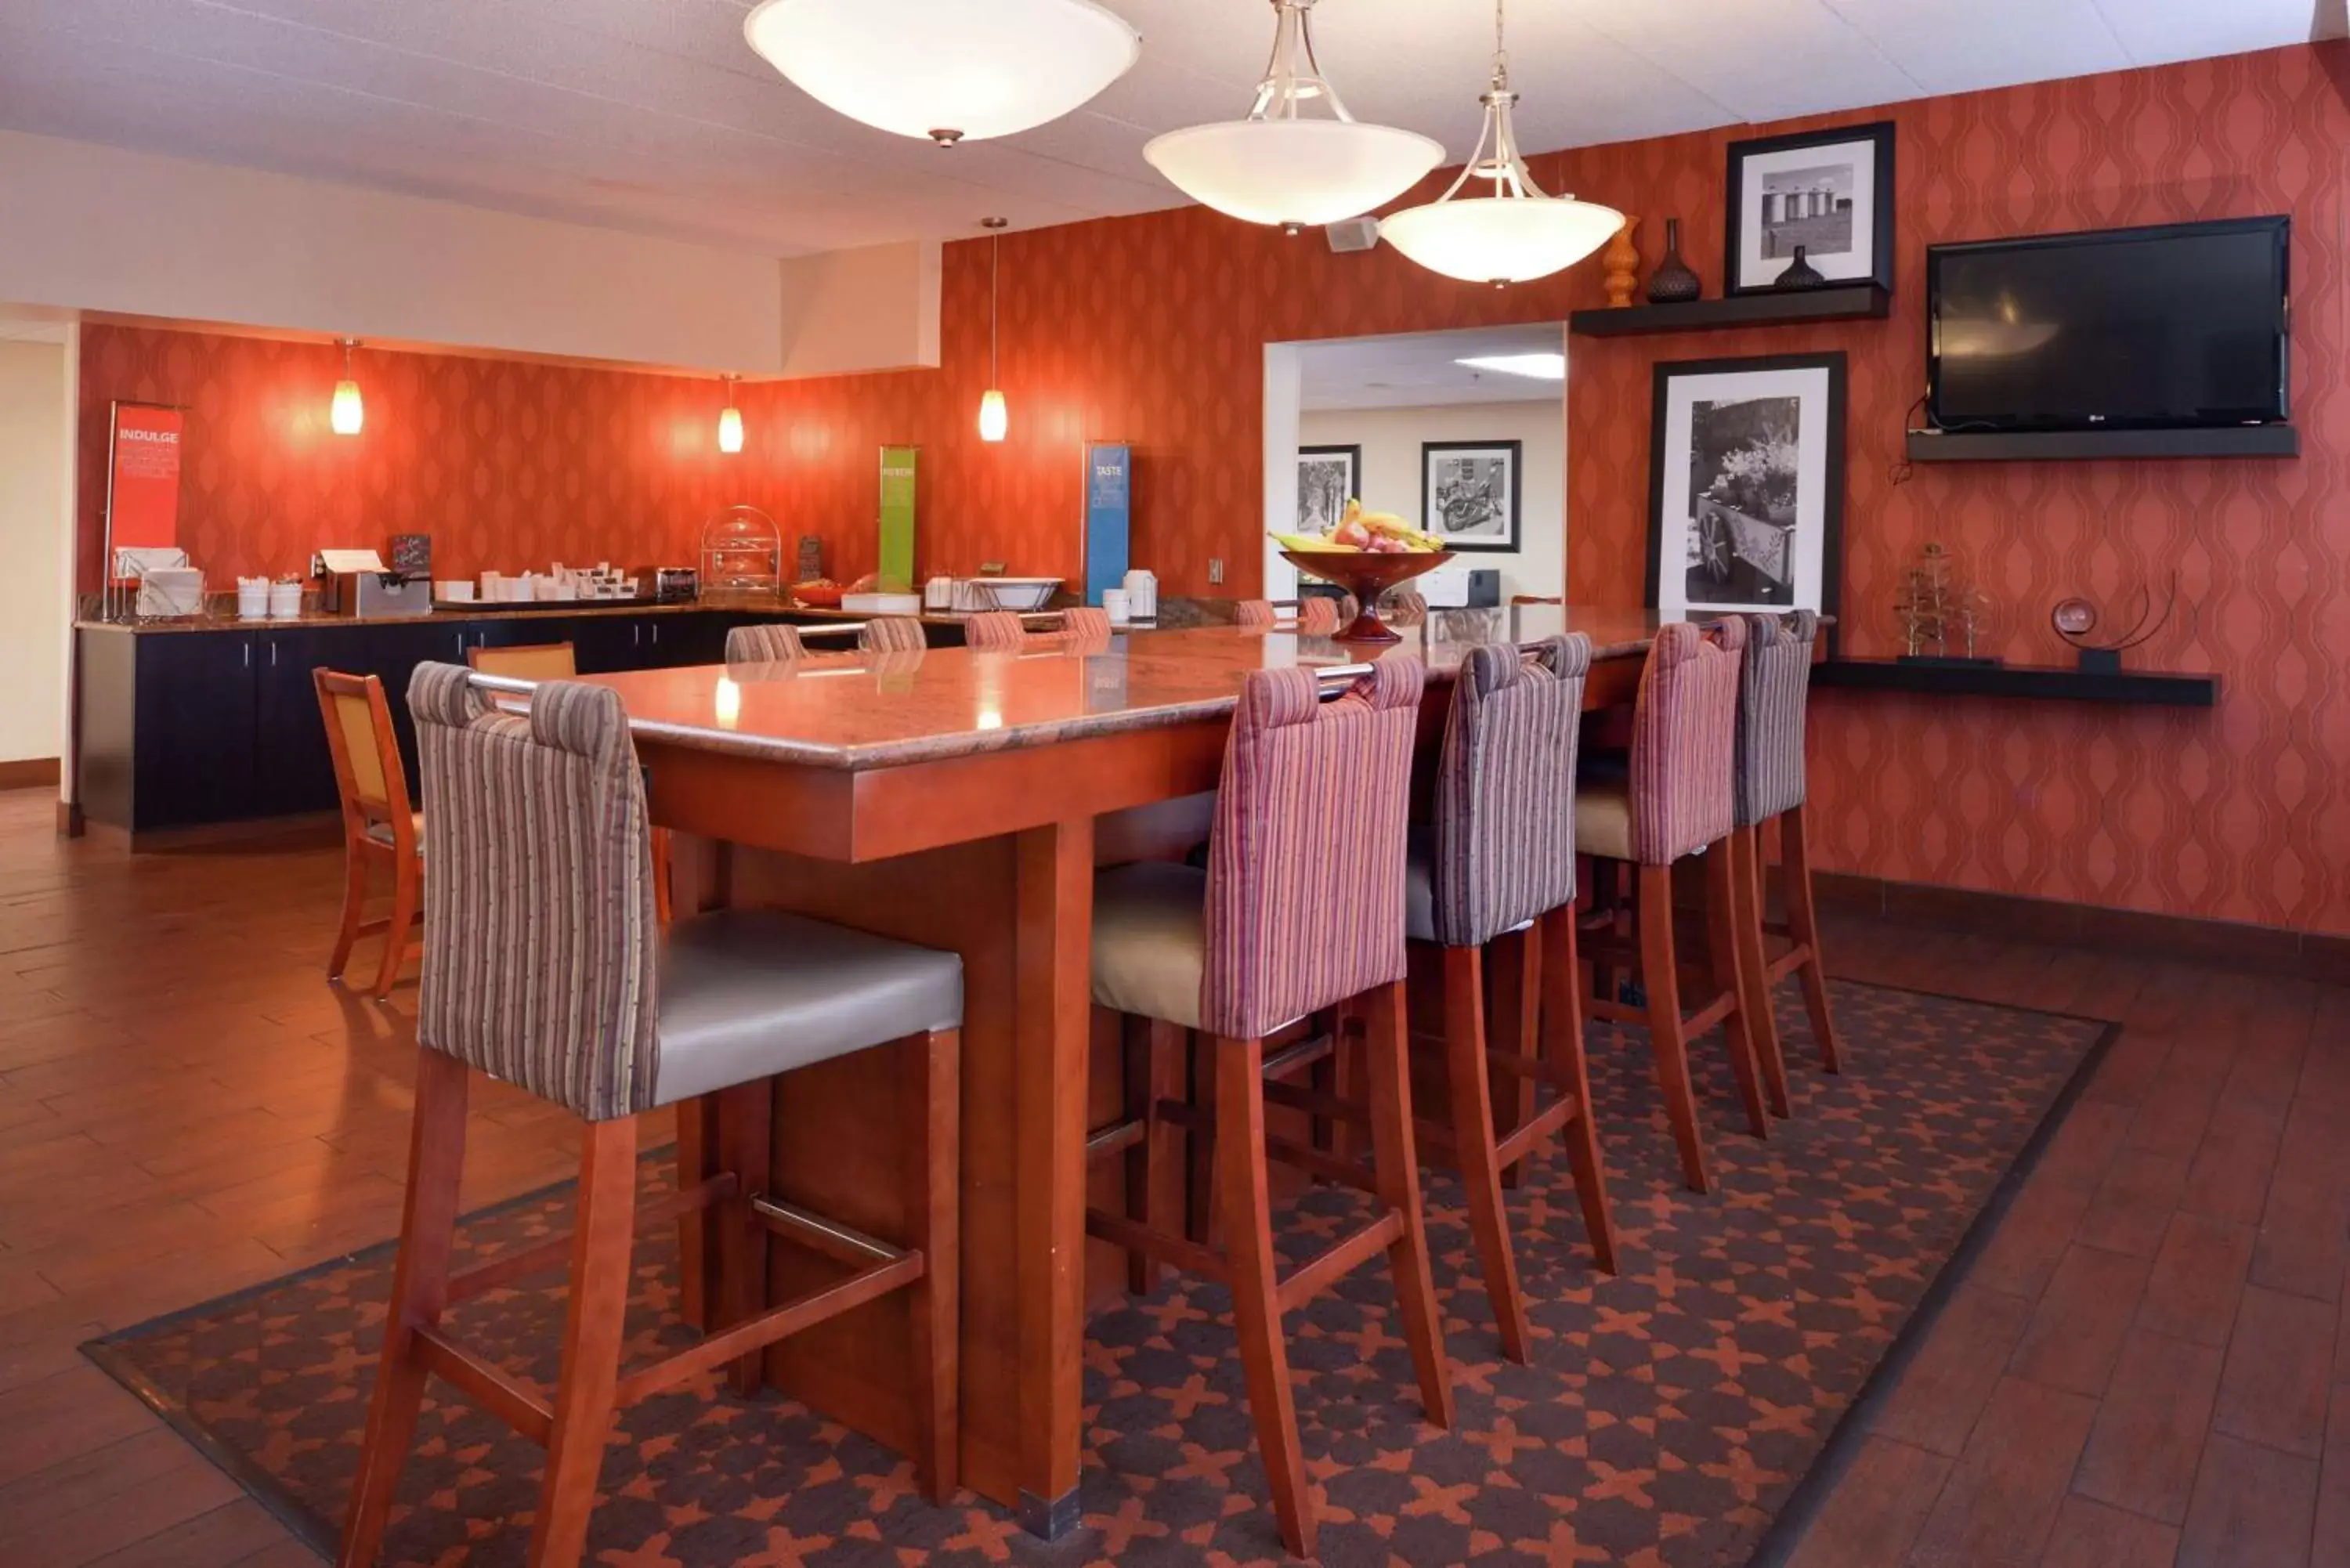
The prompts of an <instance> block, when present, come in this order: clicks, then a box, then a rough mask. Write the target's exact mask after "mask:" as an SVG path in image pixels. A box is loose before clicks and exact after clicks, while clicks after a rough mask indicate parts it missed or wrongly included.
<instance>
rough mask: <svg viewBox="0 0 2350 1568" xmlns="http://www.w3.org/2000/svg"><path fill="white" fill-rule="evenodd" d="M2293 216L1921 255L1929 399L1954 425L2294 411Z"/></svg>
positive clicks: (2260, 419) (2041, 427)
mask: <svg viewBox="0 0 2350 1568" xmlns="http://www.w3.org/2000/svg"><path fill="white" fill-rule="evenodd" d="M2292 237H2293V221H2292V220H2291V219H2290V218H2284V217H2272V218H2230V219H2224V220H2221V221H2219V222H2215V223H2174V224H2169V225H2166V226H2163V227H2159V228H2145V229H2106V230H2102V231H2099V232H2097V233H2094V234H2041V235H2035V236H2033V237H2032V238H2029V239H2013V240H1983V241H1978V242H1975V243H1973V244H1956V245H1935V246H1932V247H1930V248H1929V250H1928V251H1927V252H1926V294H1927V303H1926V358H1927V370H1926V398H1927V411H1928V413H1929V418H1930V420H1931V422H1932V423H1933V424H1934V426H1935V427H1936V428H1938V429H1940V430H1945V431H2085V430H2108V429H2114V430H2120V429H2131V430H2154V429H2165V428H2168V429H2178V428H2187V427H2197V426H2203V427H2209V426H2214V425H2244V424H2264V423H2270V422H2275V421H2282V420H2284V419H2285V418H2286V417H2287V414H2288V411H2289V410H2288V409H2287V406H2286V398H2285V369H2286V338H2287V336H2288V328H2289V326H2290V300H2291V288H2290V283H2291V271H2290V268H2289V265H2288V264H2289V259H2290V250H2291V242H2292Z"/></svg>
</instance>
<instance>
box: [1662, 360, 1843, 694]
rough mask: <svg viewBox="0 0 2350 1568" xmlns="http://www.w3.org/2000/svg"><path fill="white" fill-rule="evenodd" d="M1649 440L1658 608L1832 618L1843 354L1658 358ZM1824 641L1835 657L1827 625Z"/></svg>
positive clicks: (1679, 616)
mask: <svg viewBox="0 0 2350 1568" xmlns="http://www.w3.org/2000/svg"><path fill="white" fill-rule="evenodd" d="M1648 441H1649V457H1648V603H1649V604H1650V605H1651V606H1653V607H1655V608H1656V609H1657V611H1658V612H1659V614H1661V615H1662V616H1663V617H1664V618H1666V619H1668V620H1688V619H1698V618H1704V617H1706V616H1708V615H1711V614H1717V613H1720V612H1722V611H1737V610H1751V611H1757V612H1762V613H1773V612H1776V613H1783V612H1785V611H1788V610H1795V609H1808V610H1816V611H1818V612H1819V613H1820V614H1822V615H1824V616H1833V615H1835V611H1836V600H1837V591H1838V580H1839V576H1840V567H1841V564H1842V561H1843V555H1844V468H1845V357H1844V356H1843V355H1842V354H1786V355H1773V356H1765V357H1763V358H1751V359H1694V360H1683V361H1679V362H1678V363H1672V364H1663V365H1659V366H1658V367H1657V368H1656V401H1655V407H1654V410H1653V411H1652V413H1651V415H1650V425H1649V436H1648ZM1825 635H1826V637H1827V638H1828V639H1829V644H1830V650H1831V652H1833V650H1834V646H1835V628H1834V626H1833V625H1831V626H1830V627H1829V628H1827V629H1826V632H1825Z"/></svg>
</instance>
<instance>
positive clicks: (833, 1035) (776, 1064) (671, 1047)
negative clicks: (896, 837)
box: [653, 909, 962, 1106]
mask: <svg viewBox="0 0 2350 1568" xmlns="http://www.w3.org/2000/svg"><path fill="white" fill-rule="evenodd" d="M961 1025H962V959H960V958H958V957H957V956H956V955H955V954H953V953H947V952H939V951H936V950H932V949H931V948H918V947H915V946H914V945H913V944H911V943H910V942H899V941H892V940H889V938H887V937H876V936H868V935H867V934H866V933H865V932H863V931H853V930H850V929H847V927H845V926H835V925H828V924H827V923H826V922H824V921H822V920H812V919H807V918H806V917H805V916H800V915H786V914H784V913H781V912H780V911H776V910H772V909H728V910H722V911H720V912H718V913H716V914H709V915H697V916H694V917H692V918H691V919H683V920H680V921H679V922H677V924H675V925H674V926H671V928H670V929H669V931H668V933H667V934H666V936H665V937H664V938H663V940H662V943H661V953H660V1016H659V1020H658V1023H657V1025H656V1027H657V1028H658V1029H659V1031H660V1055H659V1058H658V1061H659V1064H658V1066H657V1067H656V1069H655V1073H654V1079H653V1104H655V1105H657V1106H666V1105H672V1104H675V1103H676V1102H677V1101H679V1100H686V1099H691V1098H692V1097H693V1096H697V1095H706V1094H710V1093H712V1092H714V1091H716V1090H719V1089H724V1088H730V1087H732V1086H733V1085H736V1084H743V1083H748V1082H750V1081H751V1080H753V1079H754V1078H764V1077H769V1076H771V1075H775V1074H776V1073H783V1072H788V1071H790V1070H791V1069H792V1068H794V1067H805V1066H806V1065H808V1064H810V1063H812V1062H822V1061H827V1060H828V1059H830V1058H832V1057H834V1056H845V1055H847V1054H849V1053H850V1052H852V1051H862V1050H865V1049H867V1048H868V1046H873V1045H879V1044H885V1043H887V1042H889V1041H891V1040H899V1039H902V1038H904V1037H905V1036H907V1035H909V1034H920V1033H925V1032H927V1031H930V1030H932V1029H954V1028H959V1027H961Z"/></svg>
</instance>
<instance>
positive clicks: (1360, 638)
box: [1281, 550, 1452, 642]
mask: <svg viewBox="0 0 2350 1568" xmlns="http://www.w3.org/2000/svg"><path fill="white" fill-rule="evenodd" d="M1281 558H1282V559H1283V560H1284V561H1287V562H1288V563H1289V564H1290V565H1291V566H1295V567H1296V568H1297V569H1298V570H1299V571H1301V572H1304V573H1305V574H1306V575H1307V576H1315V577H1319V578H1321V579H1322V580H1323V581H1324V582H1326V583H1336V584H1337V585H1338V586H1339V587H1342V588H1344V589H1346V590H1347V592H1348V593H1350V594H1352V595H1354V596H1355V602H1356V603H1357V605H1359V606H1361V607H1362V611H1361V613H1360V614H1358V615H1357V616H1356V617H1355V621H1354V624H1353V625H1352V626H1347V627H1343V628H1340V629H1339V630H1338V631H1337V632H1336V633H1335V634H1334V640H1336V641H1338V642H1401V641H1402V640H1403V639H1402V638H1400V637H1399V636H1397V635H1396V634H1395V633H1394V632H1392V631H1389V630H1388V628H1387V627H1386V626H1385V625H1384V624H1382V623H1381V622H1380V620H1379V596H1380V595H1381V594H1384V593H1386V592H1387V591H1388V589H1389V588H1392V587H1395V586H1396V585H1397V584H1399V583H1408V582H1409V581H1411V579H1412V578H1414V577H1416V576H1419V575H1420V574H1422V573H1423V572H1432V571H1434V570H1435V569H1436V568H1437V567H1439V566H1442V565H1444V563H1445V562H1447V561H1449V560H1451V559H1452V552H1451V551H1450V550H1405V551H1398V552H1395V553H1392V554H1389V553H1385V552H1380V551H1375V550H1284V551H1283V552H1282V553H1281Z"/></svg>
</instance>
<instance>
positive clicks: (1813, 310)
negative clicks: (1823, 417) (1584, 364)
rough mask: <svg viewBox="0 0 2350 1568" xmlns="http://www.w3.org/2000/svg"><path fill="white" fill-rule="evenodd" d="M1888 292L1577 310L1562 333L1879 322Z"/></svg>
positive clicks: (1845, 289) (1889, 304)
mask: <svg viewBox="0 0 2350 1568" xmlns="http://www.w3.org/2000/svg"><path fill="white" fill-rule="evenodd" d="M1892 313H1893V294H1892V291H1891V290H1889V289H1887V288H1884V287H1882V286H1879V285H1877V284H1873V283H1840V284H1832V285H1830V286H1828V287H1826V288H1804V289H1790V290H1788V291H1787V292H1786V293H1784V294H1781V293H1777V292H1775V291H1774V292H1773V293H1769V294H1741V295H1734V296H1731V297H1730V298H1728V299H1694V300H1691V301H1690V303H1689V304H1687V305H1631V306H1625V307H1624V308H1623V309H1621V310H1610V309H1602V310H1578V311H1576V312H1575V314H1574V315H1572V316H1570V317H1567V321H1566V329H1567V330H1568V331H1569V332H1572V333H1574V334H1575V336H1576V337H1646V336H1648V335H1649V334H1651V333H1658V332H1719V331H1723V330H1726V329H1728V328H1730V327H1791V326H1793V325H1794V324H1795V323H1796V322H1799V321H1868V320H1883V319H1884V318H1885V317H1887V316H1889V315H1891V314H1892Z"/></svg>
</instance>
